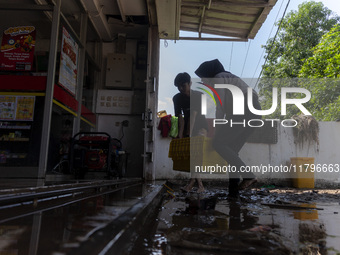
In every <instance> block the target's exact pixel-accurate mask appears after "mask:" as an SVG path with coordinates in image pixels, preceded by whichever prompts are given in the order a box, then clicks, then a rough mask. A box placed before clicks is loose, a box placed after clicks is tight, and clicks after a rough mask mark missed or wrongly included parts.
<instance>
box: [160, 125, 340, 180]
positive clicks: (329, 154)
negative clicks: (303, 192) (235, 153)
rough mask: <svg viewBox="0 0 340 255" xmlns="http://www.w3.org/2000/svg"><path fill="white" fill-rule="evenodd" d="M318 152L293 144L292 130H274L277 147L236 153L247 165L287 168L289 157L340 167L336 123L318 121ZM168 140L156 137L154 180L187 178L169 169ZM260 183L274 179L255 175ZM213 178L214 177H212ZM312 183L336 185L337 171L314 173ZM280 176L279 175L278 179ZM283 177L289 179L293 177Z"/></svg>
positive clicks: (250, 146)
mask: <svg viewBox="0 0 340 255" xmlns="http://www.w3.org/2000/svg"><path fill="white" fill-rule="evenodd" d="M319 127H320V133H319V141H320V144H319V151H317V146H316V145H315V144H310V145H308V143H305V144H304V145H303V146H300V145H296V144H295V143H294V136H293V129H292V128H285V127H282V126H280V125H279V127H278V143H277V144H259V143H256V144H255V143H246V144H245V146H244V147H243V148H242V150H241V151H240V156H241V158H242V159H243V160H244V162H245V163H246V164H247V165H249V166H260V165H261V164H262V165H268V164H270V165H272V166H279V165H284V166H286V165H289V164H290V158H291V157H314V158H315V164H317V165H318V166H319V167H321V166H322V165H323V164H324V167H327V168H329V167H330V165H331V164H333V165H334V164H340V122H320V123H319ZM170 141H171V139H170V138H162V137H161V136H160V134H157V135H156V151H157V155H156V160H155V167H156V179H172V178H174V179H180V178H188V177H189V174H187V173H183V172H179V171H174V170H172V160H171V159H170V158H168V151H169V144H170ZM256 175H257V176H258V177H260V178H264V180H268V179H276V180H277V178H278V175H276V174H275V173H274V174H273V173H267V174H263V175H262V174H256ZM216 176H217V178H219V177H218V175H216ZM314 176H315V180H316V183H339V182H340V171H338V172H334V171H333V172H330V171H327V172H326V173H323V172H315V174H314ZM281 177H282V175H281V176H280V178H281ZM283 177H287V178H293V177H294V175H293V174H291V175H285V176H283ZM277 181H279V180H277Z"/></svg>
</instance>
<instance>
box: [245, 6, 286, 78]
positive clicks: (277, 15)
mask: <svg viewBox="0 0 340 255" xmlns="http://www.w3.org/2000/svg"><path fill="white" fill-rule="evenodd" d="M284 2H285V0H283V1H282V2H281V5H280V9H279V11H278V12H277V14H276V18H275V21H274V23H273V26H272V29H271V30H270V33H269V35H268V38H267V42H268V40H269V38H270V36H271V35H272V32H273V30H274V27H275V24H276V21H277V18H278V17H279V14H280V12H281V9H282V6H283V3H284ZM264 51H265V49H263V50H262V54H261V56H260V59H259V61H258V63H257V66H256V69H255V72H254V75H253V77H252V80H253V79H254V77H255V74H256V71H257V68H259V65H260V63H261V60H262V57H263V54H264Z"/></svg>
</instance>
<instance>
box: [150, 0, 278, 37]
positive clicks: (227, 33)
mask: <svg viewBox="0 0 340 255" xmlns="http://www.w3.org/2000/svg"><path fill="white" fill-rule="evenodd" d="M276 2H277V0H182V1H181V0H156V8H157V19H158V28H159V35H160V38H161V39H174V40H180V39H190V40H195V39H196V40H227V41H247V40H248V39H253V38H254V37H255V35H256V34H257V32H258V30H259V29H260V28H261V26H262V24H263V23H264V21H265V20H266V18H267V15H268V14H269V12H270V11H271V9H272V8H273V6H274V5H275V4H276ZM180 30H181V31H190V32H195V33H196V36H195V37H190V38H189V37H180V34H179V31H180ZM203 34H209V35H215V36H218V37H211V36H209V38H207V37H203V36H202V35H203ZM222 37H223V38H222Z"/></svg>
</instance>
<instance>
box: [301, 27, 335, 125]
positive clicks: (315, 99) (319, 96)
mask: <svg viewBox="0 0 340 255" xmlns="http://www.w3.org/2000/svg"><path fill="white" fill-rule="evenodd" d="M312 52H313V56H311V57H310V58H308V59H307V60H306V61H305V62H304V64H303V66H302V68H301V71H300V74H299V76H300V77H303V78H308V79H306V80H305V82H304V83H303V84H302V85H303V86H304V87H305V88H307V89H308V90H309V91H310V92H311V94H312V99H311V100H310V102H309V104H308V106H309V108H310V110H311V111H312V115H313V116H314V117H315V118H316V119H318V120H324V121H334V120H339V119H340V79H339V78H340V25H335V26H334V27H333V28H332V29H331V31H330V32H328V33H327V34H325V35H324V36H323V37H322V39H321V42H320V43H319V44H318V45H317V46H316V47H314V48H313V50H312Z"/></svg>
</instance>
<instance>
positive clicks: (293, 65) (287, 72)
mask: <svg viewBox="0 0 340 255" xmlns="http://www.w3.org/2000/svg"><path fill="white" fill-rule="evenodd" d="M332 15H333V13H332V11H331V10H329V9H328V8H327V7H324V5H323V4H322V3H321V2H314V1H309V2H304V3H302V4H300V5H299V8H298V11H291V12H290V13H288V14H287V16H286V17H284V18H283V19H282V21H281V20H280V21H279V22H278V24H279V23H281V22H282V23H281V28H280V31H279V33H278V34H277V38H276V40H275V42H273V40H274V38H271V39H269V40H268V42H267V44H266V45H265V46H264V48H265V50H266V54H267V62H266V64H265V65H264V66H263V77H271V78H286V77H298V75H299V72H300V69H301V67H302V65H303V63H304V61H305V59H307V58H309V57H311V56H312V54H313V51H312V49H313V48H314V47H315V46H316V45H317V44H318V43H319V42H320V39H321V37H322V36H323V35H324V34H325V33H327V32H329V31H330V30H331V29H332V27H333V26H334V25H335V24H337V23H338V21H339V17H336V16H332ZM278 24H277V25H278Z"/></svg>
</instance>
